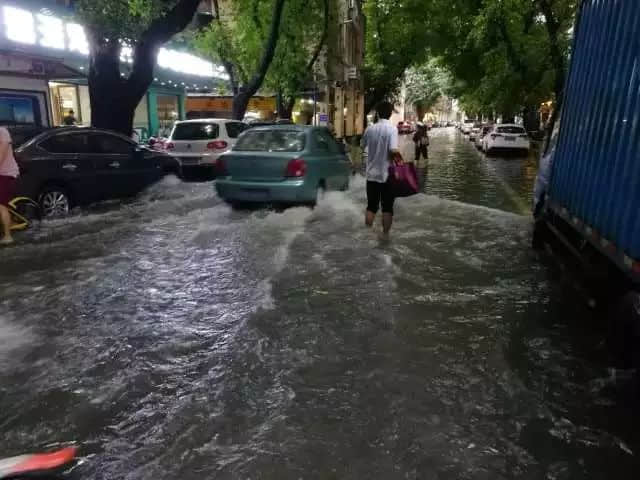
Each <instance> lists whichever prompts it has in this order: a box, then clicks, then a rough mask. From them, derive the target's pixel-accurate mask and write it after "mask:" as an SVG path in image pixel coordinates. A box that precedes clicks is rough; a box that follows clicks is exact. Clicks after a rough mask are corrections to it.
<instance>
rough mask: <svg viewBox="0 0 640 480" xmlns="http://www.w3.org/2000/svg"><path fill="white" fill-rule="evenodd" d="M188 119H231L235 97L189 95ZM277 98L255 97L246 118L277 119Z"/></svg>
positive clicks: (248, 106) (251, 101) (250, 102)
mask: <svg viewBox="0 0 640 480" xmlns="http://www.w3.org/2000/svg"><path fill="white" fill-rule="evenodd" d="M186 102H187V103H186V110H187V118H231V107H232V104H233V97H231V96H229V95H211V94H189V95H188V96H187V101H186ZM275 111H276V98H275V97H263V96H255V97H251V98H250V99H249V104H248V105H247V112H246V116H247V117H251V118H255V119H261V120H270V119H273V118H275Z"/></svg>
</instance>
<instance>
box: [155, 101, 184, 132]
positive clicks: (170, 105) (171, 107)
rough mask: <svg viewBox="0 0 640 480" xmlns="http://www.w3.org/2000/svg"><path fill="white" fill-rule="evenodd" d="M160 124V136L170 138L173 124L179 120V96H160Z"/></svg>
mask: <svg viewBox="0 0 640 480" xmlns="http://www.w3.org/2000/svg"><path fill="white" fill-rule="evenodd" d="M157 101H158V124H159V126H160V133H159V135H160V136H163V137H168V136H169V133H171V127H173V123H174V122H175V121H176V120H177V119H178V116H179V113H178V112H179V109H178V96H177V95H158V98H157Z"/></svg>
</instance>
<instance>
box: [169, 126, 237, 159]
mask: <svg viewBox="0 0 640 480" xmlns="http://www.w3.org/2000/svg"><path fill="white" fill-rule="evenodd" d="M247 128H249V126H248V125H247V124H246V123H243V122H240V121H238V120H228V119H223V118H200V119H197V120H184V121H180V122H176V123H175V125H174V126H173V130H172V131H171V135H170V136H169V138H168V139H167V141H166V142H165V145H164V148H165V150H166V151H167V152H168V153H169V154H171V155H172V156H173V157H175V158H176V159H177V160H178V161H179V162H180V165H181V166H182V167H210V168H213V167H214V165H215V163H216V160H217V159H218V157H219V156H220V155H221V154H223V153H224V152H226V151H228V150H229V149H231V147H232V146H233V145H234V144H235V143H236V140H237V139H238V137H239V136H240V134H241V133H242V132H244V131H245V130H246V129H247Z"/></svg>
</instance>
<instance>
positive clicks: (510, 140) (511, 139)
mask: <svg viewBox="0 0 640 480" xmlns="http://www.w3.org/2000/svg"><path fill="white" fill-rule="evenodd" d="M504 140H505V142H515V141H516V138H515V137H504Z"/></svg>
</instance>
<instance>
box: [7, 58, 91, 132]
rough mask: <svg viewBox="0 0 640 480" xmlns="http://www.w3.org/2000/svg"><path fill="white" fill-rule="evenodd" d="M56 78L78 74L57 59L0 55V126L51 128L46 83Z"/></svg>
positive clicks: (47, 84) (78, 73) (78, 75)
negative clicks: (16, 125) (29, 125)
mask: <svg viewBox="0 0 640 480" xmlns="http://www.w3.org/2000/svg"><path fill="white" fill-rule="evenodd" d="M58 76H64V77H68V78H73V77H82V74H81V73H80V72H77V71H75V70H73V69H72V68H70V67H68V66H66V65H64V63H63V62H62V60H60V59H56V58H51V57H41V56H34V55H26V54H22V53H19V52H18V53H9V52H2V53H0V122H2V123H3V124H33V125H37V126H45V127H46V126H51V125H54V124H55V123H54V122H53V120H52V110H51V101H50V98H51V97H50V94H49V82H50V80H51V79H52V78H56V77H58Z"/></svg>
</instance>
